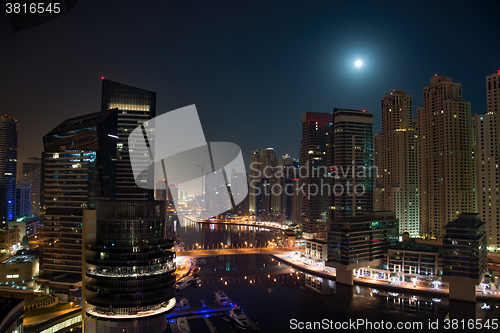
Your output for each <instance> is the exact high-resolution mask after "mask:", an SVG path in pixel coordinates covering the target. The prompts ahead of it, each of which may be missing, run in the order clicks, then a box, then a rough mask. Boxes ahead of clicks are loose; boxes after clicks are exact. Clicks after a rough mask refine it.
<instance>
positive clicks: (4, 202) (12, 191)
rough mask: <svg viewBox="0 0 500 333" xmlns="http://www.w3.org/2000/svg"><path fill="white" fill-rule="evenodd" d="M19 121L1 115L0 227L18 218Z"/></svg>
mask: <svg viewBox="0 0 500 333" xmlns="http://www.w3.org/2000/svg"><path fill="white" fill-rule="evenodd" d="M16 162H17V120H16V119H14V118H12V117H9V116H5V115H0V219H1V220H0V227H2V226H6V223H7V221H9V220H12V219H13V218H15V217H16V216H15V215H16Z"/></svg>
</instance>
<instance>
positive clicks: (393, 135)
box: [374, 90, 420, 237]
mask: <svg viewBox="0 0 500 333" xmlns="http://www.w3.org/2000/svg"><path fill="white" fill-rule="evenodd" d="M381 107H382V133H379V134H376V135H375V166H376V167H377V169H378V174H377V176H378V177H377V178H376V179H375V182H376V187H375V191H374V209H375V211H392V212H395V213H396V218H397V219H398V220H399V233H400V234H402V233H403V232H408V233H409V234H410V236H412V237H418V236H419V232H420V230H419V225H418V221H419V219H418V213H419V212H418V161H417V157H418V154H417V151H418V150H417V132H416V129H415V127H416V126H415V125H416V124H414V121H413V100H412V96H409V95H407V94H406V91H405V90H394V91H392V92H390V93H387V94H386V96H385V97H384V98H382V100H381Z"/></svg>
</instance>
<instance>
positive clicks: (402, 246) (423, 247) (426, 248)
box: [390, 240, 443, 253]
mask: <svg viewBox="0 0 500 333" xmlns="http://www.w3.org/2000/svg"><path fill="white" fill-rule="evenodd" d="M442 249H443V247H442V246H441V245H433V244H422V243H416V242H414V241H411V240H410V241H407V242H400V243H398V244H397V245H395V246H392V247H391V248H390V250H410V251H417V252H436V253H437V252H442Z"/></svg>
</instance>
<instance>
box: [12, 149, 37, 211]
mask: <svg viewBox="0 0 500 333" xmlns="http://www.w3.org/2000/svg"><path fill="white" fill-rule="evenodd" d="M41 163H42V162H41V160H40V158H38V157H30V158H20V159H18V160H17V183H18V184H19V183H24V182H28V183H29V184H30V193H29V196H30V199H29V200H30V207H29V211H30V215H35V216H39V215H40V182H41V170H42V164H41Z"/></svg>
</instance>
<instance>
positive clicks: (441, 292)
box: [270, 253, 500, 301]
mask: <svg viewBox="0 0 500 333" xmlns="http://www.w3.org/2000/svg"><path fill="white" fill-rule="evenodd" d="M270 256H271V257H272V258H274V259H276V260H278V261H279V262H281V263H284V264H286V265H289V266H291V267H293V268H294V269H297V270H300V271H302V272H304V273H309V274H311V275H315V276H318V277H321V278H326V279H331V280H335V273H332V272H328V271H326V269H325V267H319V266H314V265H308V264H306V263H304V262H303V261H301V260H300V259H298V258H294V257H293V256H291V255H290V254H289V253H281V254H278V253H276V254H270ZM354 281H355V283H356V284H359V285H363V286H367V287H371V288H377V289H384V290H391V291H396V292H411V293H415V294H428V295H435V296H448V293H449V291H448V288H445V287H444V288H442V287H426V286H421V285H418V284H417V285H414V284H413V283H409V282H396V283H393V282H388V281H383V280H380V279H376V278H373V277H365V276H359V277H358V276H356V275H355V276H354ZM476 298H477V299H478V300H485V301H486V300H492V301H500V291H493V292H490V293H487V294H485V293H484V292H483V291H476Z"/></svg>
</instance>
